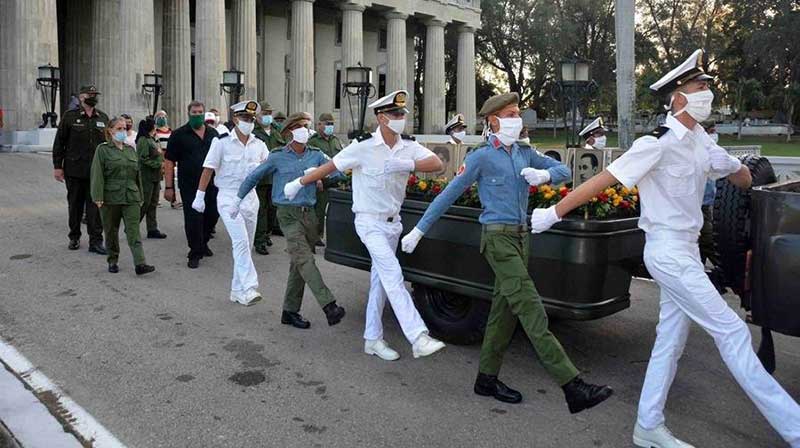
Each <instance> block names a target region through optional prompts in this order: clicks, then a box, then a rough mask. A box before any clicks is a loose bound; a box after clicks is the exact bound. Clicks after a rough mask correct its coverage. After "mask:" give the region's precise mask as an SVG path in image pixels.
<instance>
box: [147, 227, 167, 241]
mask: <svg viewBox="0 0 800 448" xmlns="http://www.w3.org/2000/svg"><path fill="white" fill-rule="evenodd" d="M166 237H167V234H166V233H161V231H160V230H158V229H156V230H148V231H147V238H148V239H156V240H163V239H164V238H166Z"/></svg>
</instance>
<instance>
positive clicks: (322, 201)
mask: <svg viewBox="0 0 800 448" xmlns="http://www.w3.org/2000/svg"><path fill="white" fill-rule="evenodd" d="M308 146H312V147H314V148H317V149H319V150H320V151H322V152H323V153H325V155H326V156H328V158H331V159H332V158H333V156H335V155H336V154H339V151H341V150H342V142H340V141H339V138H338V137H336V136H335V135H331V136H330V137H328V138H325V137H323V136H322V135H320V134H319V133H316V134H314V135H313V136H312V137H311V138H309V139H308ZM322 182H323V185H322V186H323V189H322V191H319V190H317V205H315V208H316V212H317V233H318V234H319V238H320V240H321V239H322V237H323V236H324V235H325V210H327V209H328V188H330V187H332V186H333V185H334V184H335V182H331V181H328V180H327V179H326V180H323V181H322Z"/></svg>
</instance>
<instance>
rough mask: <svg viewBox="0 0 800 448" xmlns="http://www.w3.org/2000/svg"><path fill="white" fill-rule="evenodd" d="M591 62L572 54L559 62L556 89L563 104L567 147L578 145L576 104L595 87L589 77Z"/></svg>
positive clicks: (595, 84) (586, 96) (594, 83)
mask: <svg viewBox="0 0 800 448" xmlns="http://www.w3.org/2000/svg"><path fill="white" fill-rule="evenodd" d="M591 62H592V61H590V60H588V59H583V58H579V57H578V56H572V57H569V58H567V59H564V60H562V61H561V62H559V66H558V69H559V70H558V83H557V84H556V86H557V90H558V91H559V93H560V94H561V98H562V101H563V105H564V129H565V130H567V148H576V147H579V146H580V142H579V141H578V117H577V115H578V106H579V105H580V103H581V102H582V101H584V100H585V99H586V98H588V96H589V95H590V94H591V93H592V92H593V91H594V88H595V87H597V83H596V82H594V80H593V79H592V77H591ZM567 110H569V111H570V112H569V113H571V114H572V125H571V128H568V127H567V118H568V115H567Z"/></svg>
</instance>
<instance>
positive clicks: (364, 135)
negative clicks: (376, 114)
mask: <svg viewBox="0 0 800 448" xmlns="http://www.w3.org/2000/svg"><path fill="white" fill-rule="evenodd" d="M371 138H372V134H368V133H366V132H362V133H361V134H359V135H357V136H356V140H357V141H359V142H363V141H364V140H369V139H371Z"/></svg>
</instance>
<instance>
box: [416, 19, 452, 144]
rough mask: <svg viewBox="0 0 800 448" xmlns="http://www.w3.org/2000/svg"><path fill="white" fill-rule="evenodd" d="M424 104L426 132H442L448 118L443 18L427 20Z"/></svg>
mask: <svg viewBox="0 0 800 448" xmlns="http://www.w3.org/2000/svg"><path fill="white" fill-rule="evenodd" d="M425 25H426V26H427V34H426V41H425V73H424V74H423V76H424V77H425V79H424V90H423V96H424V102H425V103H424V105H423V108H424V109H423V111H424V112H423V116H422V120H423V123H422V129H423V133H425V134H441V133H442V131H443V130H444V125H445V122H446V120H447V118H446V117H445V114H446V112H447V111H446V107H445V102H444V97H445V84H444V83H445V78H444V26H445V23H444V22H442V21H441V20H437V19H432V20H429V21H427V22H425Z"/></svg>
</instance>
